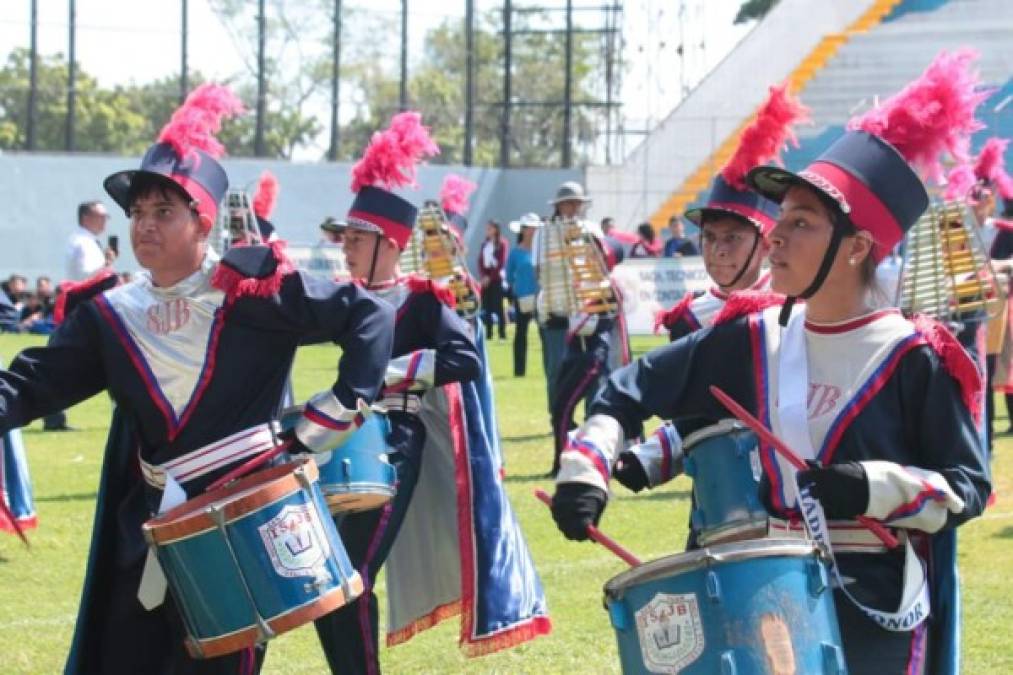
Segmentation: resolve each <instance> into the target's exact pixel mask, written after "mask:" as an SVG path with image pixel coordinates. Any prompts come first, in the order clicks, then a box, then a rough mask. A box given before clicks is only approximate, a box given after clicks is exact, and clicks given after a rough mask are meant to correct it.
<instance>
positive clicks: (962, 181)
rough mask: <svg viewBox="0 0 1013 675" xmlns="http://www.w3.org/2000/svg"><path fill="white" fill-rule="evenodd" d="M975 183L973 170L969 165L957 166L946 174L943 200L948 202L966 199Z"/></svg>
mask: <svg viewBox="0 0 1013 675" xmlns="http://www.w3.org/2000/svg"><path fill="white" fill-rule="evenodd" d="M976 182H977V179H976V178H975V177H974V168H973V167H972V166H971V165H970V164H958V165H957V166H955V167H953V168H952V169H950V172H949V173H948V174H946V191H945V192H944V193H943V199H945V200H946V201H948V202H950V201H954V200H963V199H967V195H968V193H970V192H971V189H972V188H974V184H975V183H976Z"/></svg>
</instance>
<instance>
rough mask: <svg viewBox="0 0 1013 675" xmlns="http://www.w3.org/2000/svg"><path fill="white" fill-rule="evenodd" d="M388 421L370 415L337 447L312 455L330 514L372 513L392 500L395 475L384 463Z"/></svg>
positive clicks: (383, 417) (382, 417)
mask: <svg viewBox="0 0 1013 675" xmlns="http://www.w3.org/2000/svg"><path fill="white" fill-rule="evenodd" d="M389 435H390V421H389V420H388V419H387V416H386V415H384V414H382V413H376V412H374V413H373V414H372V415H370V416H369V417H368V418H367V419H366V422H365V423H364V424H363V425H362V426H361V427H359V429H358V430H357V431H356V432H355V433H354V434H352V435H351V436H350V437H349V438H348V440H347V441H345V442H344V443H343V444H342V445H341V446H340V447H338V448H335V449H334V450H332V451H331V452H321V453H318V454H317V455H315V458H316V460H317V466H319V467H320V490H321V491H322V492H323V493H324V499H326V500H327V505H328V506H329V507H330V510H331V512H332V513H354V512H356V511H368V510H370V509H376V508H379V507H381V506H383V505H384V504H386V503H387V502H389V501H390V500H391V499H393V498H394V493H395V492H397V472H396V471H395V469H394V466H393V465H392V464H391V463H390V462H388V461H387V437H388V436H389Z"/></svg>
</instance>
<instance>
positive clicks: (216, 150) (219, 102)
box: [158, 82, 244, 158]
mask: <svg viewBox="0 0 1013 675" xmlns="http://www.w3.org/2000/svg"><path fill="white" fill-rule="evenodd" d="M243 109H244V108H243V102H242V101H240V100H239V98H238V97H237V96H236V95H235V94H233V93H232V90H231V89H229V88H228V87H224V86H222V85H218V84H212V83H210V82H208V83H206V84H202V85H200V86H199V87H197V88H196V89H194V90H193V91H191V92H190V95H189V96H187V97H186V100H185V101H183V105H181V106H180V107H179V108H177V109H176V112H174V113H172V117H171V118H169V122H168V123H167V124H166V125H165V126H164V127H162V131H161V132H160V133H159V134H158V142H159V143H168V144H170V145H172V147H173V149H174V150H175V151H176V154H177V155H179V156H180V157H186V156H187V155H189V154H190V153H191V152H192V151H194V150H202V151H203V152H206V153H207V154H209V155H211V156H212V157H215V158H218V157H221V156H222V155H224V154H225V146H223V145H222V144H221V143H220V142H219V141H218V139H217V138H215V134H217V133H218V132H219V131H220V130H221V128H222V120H223V119H224V118H226V117H234V116H236V115H239V114H240V113H242V112H243Z"/></svg>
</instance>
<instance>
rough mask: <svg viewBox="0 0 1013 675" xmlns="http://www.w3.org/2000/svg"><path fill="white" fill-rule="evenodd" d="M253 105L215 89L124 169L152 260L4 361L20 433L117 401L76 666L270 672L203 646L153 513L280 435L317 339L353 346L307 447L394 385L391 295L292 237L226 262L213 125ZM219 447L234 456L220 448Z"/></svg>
mask: <svg viewBox="0 0 1013 675" xmlns="http://www.w3.org/2000/svg"><path fill="white" fill-rule="evenodd" d="M241 109H242V105H241V103H240V102H239V100H238V99H237V98H236V97H235V96H234V95H233V94H232V93H231V92H230V91H228V90H227V89H224V88H222V87H218V86H215V85H210V84H206V85H202V86H201V87H198V88H197V89H196V90H194V91H193V92H192V93H191V94H190V96H189V97H188V98H187V100H186V101H185V102H184V104H183V106H182V107H181V108H180V109H179V110H177V111H176V112H175V113H174V115H173V117H172V119H171V120H170V121H169V123H168V124H167V125H166V127H165V128H164V129H163V130H162V132H161V134H160V136H159V139H158V142H157V143H156V144H155V145H153V146H152V147H151V148H149V149H148V151H147V153H146V154H145V155H144V157H143V159H142V160H141V166H140V168H139V169H136V170H126V171H119V172H117V173H114V174H113V175H111V176H109V177H108V178H106V180H105V183H104V185H105V188H106V190H107V191H108V192H109V194H110V195H111V196H112V198H113V199H114V200H115V201H116V203H117V204H119V205H120V206H121V207H122V208H123V209H124V211H126V212H127V215H128V216H129V218H130V235H131V244H132V246H133V250H134V254H135V256H136V258H137V260H138V262H139V263H140V264H141V266H142V267H144V268H145V270H146V272H144V273H142V274H140V275H138V276H137V278H136V280H135V281H133V282H132V283H129V284H126V285H123V286H119V287H117V288H114V289H112V290H105V291H102V292H99V293H97V294H95V295H94V296H93V297H91V298H90V299H87V298H86V295H85V293H84V291H83V289H78V290H79V291H80V293H78V296H79V297H77V298H76V306H73V307H71V308H66V316H65V318H64V320H63V322H62V323H61V324H60V326H59V327H58V329H57V330H56V332H55V333H54V335H53V338H52V340H51V342H50V343H49V344H48V345H47V346H46V347H37V348H30V349H27V350H25V351H24V352H22V353H21V354H20V355H18V357H17V358H16V359H15V360H14V362H13V363H12V364H11V367H10V369H9V370H7V371H0V411H2V412H0V429H3V430H7V429H11V428H14V427H19V426H22V425H24V424H26V423H28V422H30V421H31V420H32V419H35V418H37V417H40V416H42V415H45V414H47V413H49V412H52V411H55V410H60V409H62V408H66V407H68V406H71V405H73V404H75V403H78V402H80V401H83V400H85V399H87V398H90V397H91V396H94V395H95V394H97V393H99V392H100V391H102V390H106V391H108V392H109V394H110V395H111V396H112V398H113V400H114V402H115V404H116V407H115V412H114V418H113V423H112V426H111V429H110V434H109V442H108V445H107V448H106V455H105V459H104V463H103V471H102V479H101V488H100V490H99V495H98V506H97V510H96V519H95V530H94V535H93V540H92V547H91V554H90V556H89V563H88V572H87V575H86V578H85V584H84V591H83V596H82V601H81V607H80V610H79V614H78V622H77V628H76V631H75V637H74V643H73V647H72V650H71V654H70V657H69V660H68V663H67V672H69V673H100V672H101V673H111V672H117V673H120V672H122V673H152V672H172V673H198V672H199V673H226V672H227V673H235V672H237V671H240V672H256V671H257V670H259V667H260V663H261V660H262V658H263V653H264V650H263V649H262V648H260V649H247V650H243V651H241V652H237V653H234V654H229V655H226V656H222V657H218V658H212V659H206V660H203V661H202V660H196V659H192V658H191V657H190V656H189V655H188V654H187V652H186V650H185V649H184V645H183V638H184V630H183V626H182V621H181V617H180V616H179V614H178V612H177V610H176V607H175V603H174V602H173V599H172V598H171V597H166V595H165V581H164V577H161V576H160V573H159V572H158V571H157V564H152V565H151V566H148V565H147V564H146V562H145V552H146V551H147V545H146V544H145V541H144V539H143V537H142V533H141V525H142V524H143V523H144V522H145V521H146V520H147V519H148V518H150V517H151V516H152V515H153V514H155V513H157V512H159V511H161V510H164V509H165V508H168V507H170V506H172V505H174V504H177V503H180V502H182V501H183V500H185V499H186V498H188V497H192V496H194V495H196V494H199V493H200V492H202V491H203V490H204V489H205V488H206V487H207V486H208V485H209V484H211V483H212V482H213V481H214V480H216V479H217V478H220V477H221V476H223V475H224V474H225V473H226V472H227V471H228V470H229V469H231V468H234V467H235V466H237V465H238V464H240V463H242V462H245V461H248V460H249V459H250V458H251V457H252V456H254V455H257V454H259V453H261V452H263V451H265V450H268V449H270V448H272V447H274V445H275V440H274V434H273V431H272V427H271V425H270V424H269V423H270V422H271V420H272V419H273V418H274V417H275V416H276V415H277V412H278V406H279V403H280V399H281V395H282V388H283V387H284V384H285V380H286V377H287V375H288V371H289V367H290V365H291V363H292V359H293V357H294V354H295V351H296V348H297V347H298V345H299V344H300V343H301V342H302V341H303V340H304V339H305V338H306V337H307V336H310V335H319V334H321V333H323V334H326V335H327V336H328V337H329V338H330V339H332V340H334V341H335V342H336V343H338V344H339V345H340V346H341V347H342V350H343V353H342V357H341V360H340V362H339V364H338V377H337V379H336V381H335V383H334V385H333V386H332V387H329V388H328V389H327V390H325V391H323V392H321V393H320V394H318V395H316V396H314V397H313V398H312V399H311V403H310V405H309V406H308V407H307V414H306V415H305V416H303V417H302V418H301V419H300V420H299V421H298V422H297V423H296V427H295V439H294V440H293V443H294V445H295V446H296V447H298V448H301V449H303V450H307V449H308V450H312V451H326V450H331V449H332V448H334V447H336V446H338V445H339V444H340V443H341V442H342V440H343V439H344V438H345V437H346V436H347V434H348V433H350V432H352V431H354V430H355V429H356V428H358V426H359V424H361V421H360V420H361V417H360V416H359V415H360V407H361V406H362V405H364V404H362V403H361V402H362V401H372V400H373V398H374V397H375V396H376V394H377V393H378V392H379V388H380V385H381V384H382V381H383V373H384V369H385V368H386V365H387V360H388V358H389V355H390V336H391V332H392V328H393V318H394V317H393V311H392V310H391V309H390V308H389V307H387V306H386V305H385V304H384V303H382V302H380V301H378V300H376V299H375V298H373V297H372V296H371V295H370V294H369V293H367V292H366V291H364V290H363V289H361V288H359V287H357V286H354V285H352V284H343V285H342V284H335V283H332V282H329V281H323V280H319V279H313V278H310V277H308V276H305V275H304V274H302V273H299V272H295V271H294V270H293V269H292V267H291V265H290V264H289V263H288V262H287V260H286V259H285V258H284V256H283V249H282V247H281V245H280V244H278V245H272V246H271V247H266V246H243V247H236V248H233V249H231V250H230V251H229V252H228V254H227V255H226V257H225V258H224V259H223V260H222V261H221V262H218V261H217V260H216V259H215V257H214V256H213V255H212V254H211V253H210V249H209V246H208V234H209V231H210V230H211V227H212V224H213V223H214V222H215V218H216V216H217V209H218V204H219V201H220V200H221V198H222V197H223V196H224V194H225V192H226V190H227V188H228V178H227V176H226V174H225V171H224V169H223V168H222V166H221V165H220V164H219V163H218V161H217V157H219V156H220V155H221V153H222V147H221V145H220V144H219V143H218V142H217V140H216V139H215V138H214V137H213V135H212V134H214V133H215V132H217V130H218V128H219V124H220V119H221V117H222V116H223V115H227V114H235V113H237V112H239V111H240V110H241ZM105 285H106V280H104V279H99V280H97V283H96V285H95V289H96V290H100V289H102V288H104V287H105ZM311 412H312V413H313V414H311ZM251 432H252V433H251ZM223 439H224V440H223ZM212 444H214V445H215V448H216V449H219V450H220V449H222V448H223V447H224V448H225V449H227V451H228V452H225V453H223V452H208V451H207V449H208V447H209V446H210V445H212ZM170 463H171V465H170ZM184 471H185V474H184V473H183V472H184ZM149 560H150V561H151V563H154V562H155V561H154V558H149Z"/></svg>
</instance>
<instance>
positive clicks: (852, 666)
mask: <svg viewBox="0 0 1013 675" xmlns="http://www.w3.org/2000/svg"><path fill="white" fill-rule="evenodd" d="M834 604H835V605H836V607H837V623H838V624H839V625H840V627H841V640H842V641H843V642H844V656H845V659H846V660H847V662H848V673H849V674H850V675H893V674H894V673H896V674H897V675H907V673H908V671H909V668H910V669H912V670H911V672H913V673H916V674H917V673H923V672H924V673H930V672H932V671H931V670H930V669H929V668H928V667H927V666H926V665H925V659H926V658H927V657H926V655H927V654H928V635H927V632H928V628H929V627H928V622H927V621H926V622H925V623H923V624H921V626H919V627H918V628H916V629H915V630H912V631H907V632H895V631H889V630H886V629H884V628H880V627H879V626H878V625H876V624H875V623H874V622H873V621H872V619H870V618H868V617H867V616H865V615H864V614H862V612H861V610H859V609H858V608H857V607H855V606H854V605H853V604H852V602H851V601H850V600H848V599H847V598H846V597H845V596H844V594H843V593H841V592H840V591H834ZM912 662H913V663H912ZM919 665H920V666H921V667H919Z"/></svg>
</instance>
